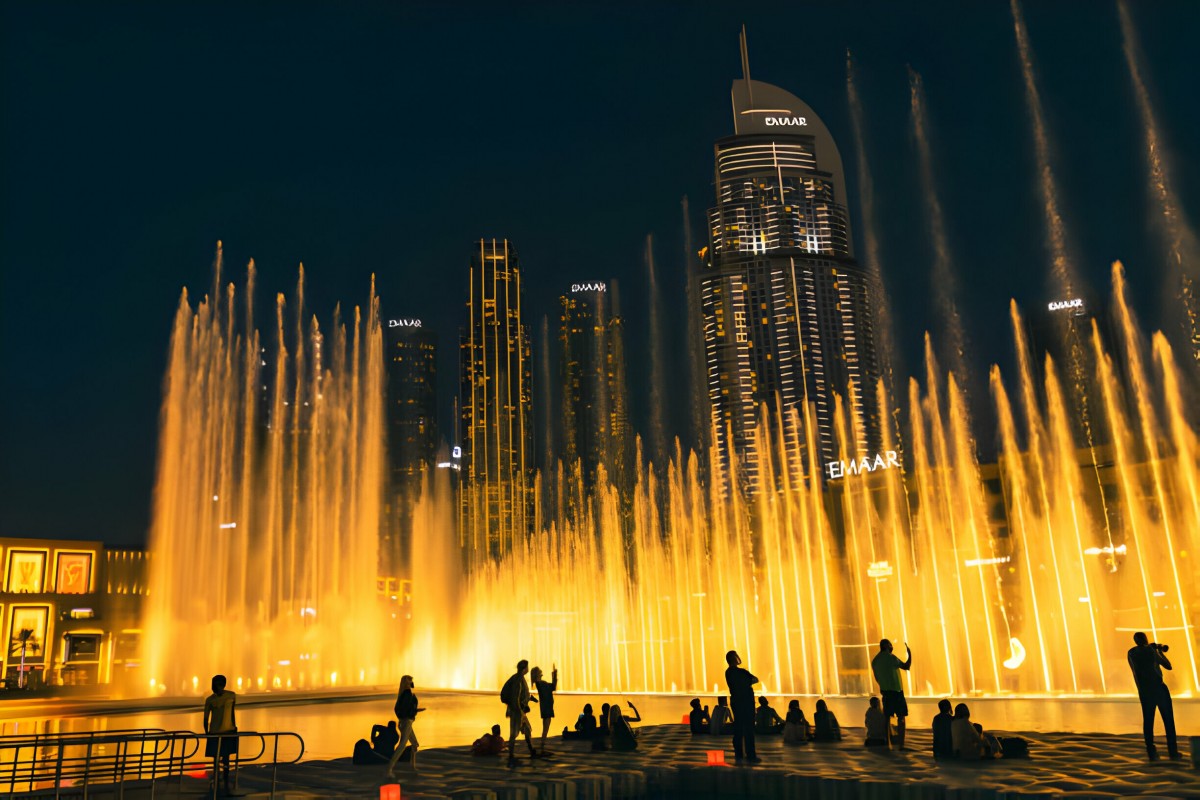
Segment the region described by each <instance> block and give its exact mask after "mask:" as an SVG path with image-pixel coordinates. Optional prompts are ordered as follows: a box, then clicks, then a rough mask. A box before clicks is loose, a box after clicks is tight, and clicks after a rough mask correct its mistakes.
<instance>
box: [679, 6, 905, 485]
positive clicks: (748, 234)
mask: <svg viewBox="0 0 1200 800" xmlns="http://www.w3.org/2000/svg"><path fill="white" fill-rule="evenodd" d="M742 70H743V76H742V79H741V80H738V81H734V83H733V91H732V105H733V131H734V132H733V135H732V136H728V137H725V138H723V139H721V140H719V141H718V142H717V143H716V147H715V172H716V175H715V186H716V194H717V196H716V203H715V205H714V206H713V207H712V208H711V209H710V210H709V213H708V223H709V242H708V247H707V249H706V250H705V251H703V256H704V257H703V258H702V263H701V265H700V267H699V271H700V274H699V276H698V278H697V283H698V284H699V287H700V291H699V302H700V305H701V312H702V316H703V319H704V357H705V367H706V369H707V374H708V399H709V405H710V409H711V415H712V416H711V421H712V428H713V433H714V441H713V453H714V456H715V457H716V458H718V459H720V462H721V463H722V464H723V465H724V466H725V467H726V469H729V468H730V467H734V466H736V468H737V470H736V471H737V474H739V475H740V478H741V480H740V483H741V486H740V487H739V488H741V489H742V490H745V491H749V492H752V493H753V492H756V491H758V490H759V489H761V488H764V487H763V485H762V481H763V480H764V479H765V477H764V476H763V475H761V470H762V463H763V462H762V461H761V460H760V456H761V455H762V453H761V452H760V451H761V450H762V449H763V448H762V444H763V443H765V442H766V441H768V438H767V437H769V441H770V450H771V452H774V453H775V454H776V460H777V463H776V464H774V465H773V469H774V472H775V474H776V475H777V476H779V477H783V475H784V474H787V475H788V476H789V477H790V478H791V479H792V480H800V479H803V478H804V477H806V476H813V475H816V474H823V475H824V477H825V478H826V479H829V478H831V477H832V478H837V477H840V476H839V474H838V470H837V469H836V467H837V465H838V464H839V462H840V460H841V459H843V458H844V459H846V460H849V459H850V458H852V457H854V458H857V457H861V456H864V455H871V454H874V453H875V452H876V451H878V449H879V448H880V446H881V442H880V438H881V425H880V414H879V409H878V403H877V398H876V384H877V383H878V380H879V376H880V375H881V365H880V363H879V350H878V347H877V345H876V335H877V334H876V330H875V327H874V319H873V315H872V305H873V298H874V292H875V288H874V287H873V286H872V282H871V280H870V278H869V275H868V273H867V271H866V270H864V269H863V268H861V267H860V266H859V265H858V264H857V263H856V262H855V260H854V245H853V242H852V238H851V231H850V216H849V213H848V212H847V210H846V183H845V178H844V175H843V170H842V159H841V155H840V154H839V153H838V148H837V144H836V143H835V142H834V140H833V137H832V136H831V135H830V133H829V130H828V129H827V128H826V127H825V124H824V123H823V122H822V121H821V119H820V118H819V117H818V116H817V115H816V114H815V113H814V112H813V110H812V109H811V108H809V106H808V105H807V104H805V103H804V102H803V101H801V100H800V99H799V98H797V97H796V96H795V95H793V94H791V93H789V92H787V91H785V90H784V89H781V88H779V87H778V86H773V85H771V84H769V83H763V82H762V81H756V80H752V79H751V78H750V67H749V57H748V53H747V47H746V39H745V30H744V29H743V31H742ZM839 397H840V398H841V402H842V404H843V406H844V408H845V410H846V413H845V415H844V417H843V420H844V422H843V424H841V425H840V426H839V423H838V419H837V415H836V408H837V405H838V398H839ZM852 398H853V400H852ZM764 420H766V423H767V426H768V427H767V428H765V429H763V428H762V424H763V421H764ZM810 440H811V442H812V451H813V452H814V453H815V460H816V461H817V463H809V460H810V459H809V458H808V456H807V453H808V452H809V442H810ZM830 465H832V468H833V471H832V472H829V473H826V472H825V470H826V467H827V466H830ZM727 488H732V487H727Z"/></svg>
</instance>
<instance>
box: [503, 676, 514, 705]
mask: <svg viewBox="0 0 1200 800" xmlns="http://www.w3.org/2000/svg"><path fill="white" fill-rule="evenodd" d="M514 691H516V687H515V686H513V679H512V678H509V679H508V680H507V681H505V682H504V686H503V687H501V689H500V702H501V703H504V705H506V706H511V705H512V704H513V700H514V698H513V692H514Z"/></svg>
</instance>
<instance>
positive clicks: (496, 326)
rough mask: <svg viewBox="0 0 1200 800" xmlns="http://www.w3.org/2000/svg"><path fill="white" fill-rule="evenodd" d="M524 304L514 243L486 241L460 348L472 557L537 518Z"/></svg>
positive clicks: (473, 272)
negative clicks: (533, 510)
mask: <svg viewBox="0 0 1200 800" xmlns="http://www.w3.org/2000/svg"><path fill="white" fill-rule="evenodd" d="M523 301H524V293H523V290H522V287H521V270H520V262H519V261H518V259H517V253H516V251H515V250H514V249H513V246H512V245H511V244H510V243H509V242H508V240H506V239H484V240H480V241H479V243H478V246H477V248H476V251H475V254H474V256H472V258H471V269H470V291H469V295H468V299H467V317H468V321H467V326H466V328H465V329H464V330H463V332H462V338H461V345H460V368H461V375H462V382H461V387H460V398H459V404H460V408H461V415H462V416H461V425H462V461H461V472H460V476H459V478H460V487H461V493H460V496H461V498H462V499H461V511H462V513H461V517H460V527H459V535H460V537H461V539H462V544H463V546H464V548H465V549H466V551H467V556H468V558H481V557H487V556H491V557H496V556H499V555H501V554H503V553H505V552H507V551H508V550H509V549H510V548H511V547H512V543H513V541H514V540H515V539H517V538H518V537H519V536H520V535H523V534H525V533H526V532H528V530H529V529H530V526H531V523H532V521H533V513H532V499H533V492H532V488H533V468H534V464H535V463H536V456H535V453H534V449H533V414H532V406H533V358H532V355H533V354H532V351H531V348H530V338H529V328H528V327H527V326H526V324H525V321H524V317H523V316H522V306H523Z"/></svg>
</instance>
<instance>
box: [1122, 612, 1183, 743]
mask: <svg viewBox="0 0 1200 800" xmlns="http://www.w3.org/2000/svg"><path fill="white" fill-rule="evenodd" d="M1133 641H1134V646H1133V647H1131V648H1129V669H1131V670H1132V671H1133V681H1134V683H1136V684H1137V691H1138V699H1139V700H1140V701H1141V703H1142V733H1143V735H1145V737H1146V755H1147V756H1149V757H1150V760H1151V761H1155V760H1157V759H1158V751H1157V750H1156V749H1155V747H1154V711H1155V709H1157V710H1158V713H1160V714H1162V718H1163V727H1164V728H1166V730H1167V753H1168V754H1169V755H1170V757H1171V759H1172V760H1178V759H1180V758H1183V756H1182V755H1181V754H1180V752H1179V746H1178V744H1176V742H1175V711H1174V710H1173V709H1172V707H1171V692H1170V690H1169V689H1167V685H1166V684H1165V683H1163V676H1162V668H1163V667H1166V668H1167V669H1170V668H1171V662H1170V661H1168V660H1167V656H1166V652H1167V646H1166V645H1165V644H1156V643H1153V642H1151V641H1150V640H1149V639H1148V638H1146V634H1145V633H1142V632H1141V631H1139V632H1137V633H1135V634H1134V635H1133Z"/></svg>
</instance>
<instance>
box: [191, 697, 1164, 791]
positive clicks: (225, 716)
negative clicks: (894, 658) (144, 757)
mask: <svg viewBox="0 0 1200 800" xmlns="http://www.w3.org/2000/svg"><path fill="white" fill-rule="evenodd" d="M1160 680H1161V679H1160ZM225 684H226V680H225V676H224V675H213V679H212V694H210V695H209V696H208V697H206V698H205V699H204V732H205V733H207V734H209V738H208V741H207V742H206V743H205V745H204V755H205V756H207V757H208V758H211V759H212V760H213V778H212V779H213V785H214V786H215V785H216V783H217V761H218V760H219V761H220V762H221V768H222V769H221V774H222V779H223V781H222V783H223V784H224V791H225V793H226V794H228V793H229V756H230V755H231V754H233V753H236V752H237V751H238V737H237V717H236V716H235V714H234V708H235V706H236V705H237V695H236V694H234V693H233V692H231V691H229V690H228V689H226V688H225ZM1168 702H1170V701H1168ZM1151 725H1153V716H1152V717H1151ZM222 733H227V734H234V735H232V736H220V735H219V734H222Z"/></svg>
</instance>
